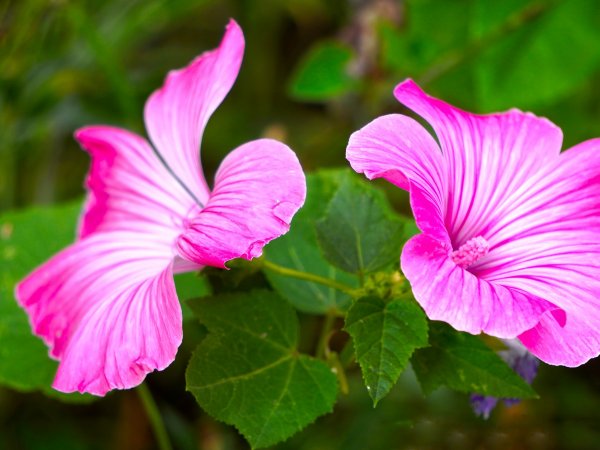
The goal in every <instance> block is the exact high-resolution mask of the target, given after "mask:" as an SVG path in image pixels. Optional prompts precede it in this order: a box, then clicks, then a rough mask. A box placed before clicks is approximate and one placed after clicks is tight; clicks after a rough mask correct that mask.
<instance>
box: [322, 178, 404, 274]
mask: <svg viewBox="0 0 600 450" xmlns="http://www.w3.org/2000/svg"><path fill="white" fill-rule="evenodd" d="M404 226H405V221H404V220H403V219H401V218H400V217H399V216H397V215H396V214H394V213H393V212H392V210H391V208H390V207H389V204H388V202H387V200H386V198H385V196H384V195H383V193H382V192H380V191H378V190H377V189H375V188H372V187H370V186H369V185H367V184H366V183H365V182H363V181H358V180H356V179H354V178H346V179H345V180H344V181H343V182H342V183H341V185H340V187H339V189H338V191H337V193H336V194H335V196H334V197H333V199H332V200H331V202H330V204H329V208H328V211H327V215H326V216H325V217H324V218H323V219H321V220H319V221H317V223H316V229H317V239H318V241H319V245H320V246H321V249H322V250H323V254H324V255H325V258H327V260H329V261H330V262H331V263H332V264H334V265H336V266H337V267H339V268H341V269H343V270H345V271H347V272H350V273H356V274H359V275H363V274H365V273H369V272H374V271H376V270H378V269H381V268H382V267H384V266H386V265H388V264H390V263H391V262H392V261H398V259H399V258H400V250H401V248H402V243H403V241H404V236H405V233H404Z"/></svg>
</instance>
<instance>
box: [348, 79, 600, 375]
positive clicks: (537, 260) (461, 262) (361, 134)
mask: <svg viewBox="0 0 600 450" xmlns="http://www.w3.org/2000/svg"><path fill="white" fill-rule="evenodd" d="M394 93H395V96H396V98H397V99H398V100H399V101H400V102H401V103H402V104H403V105H405V106H406V107H408V108H409V109H411V110H413V111H414V112H415V113H416V114H418V115H419V116H421V117H422V118H423V119H425V121H427V122H428V124H429V125H430V126H431V127H432V128H433V131H434V132H435V136H436V137H437V140H436V138H434V137H433V136H432V134H430V133H429V132H428V131H427V130H426V129H425V128H424V127H423V126H422V125H421V124H420V123H419V122H417V121H416V120H414V119H412V118H411V117H408V116H406V115H399V114H392V115H387V116H383V117H379V118H377V119H375V120H374V121H373V122H371V123H369V124H368V125H366V126H365V127H364V128H362V129H361V130H359V131H357V132H355V133H354V134H353V135H352V136H351V138H350V142H349V144H348V148H347V154H346V155H347V158H348V160H349V162H350V164H351V165H352V167H353V168H354V170H356V171H357V172H359V173H364V174H365V175H366V176H367V178H369V179H373V178H380V177H381V178H384V179H386V180H388V181H389V182H391V183H393V184H395V185H396V186H398V187H399V188H401V189H405V190H407V191H409V193H410V202H411V207H412V210H413V214H414V216H415V220H416V223H417V226H418V227H419V229H420V230H421V232H422V233H421V234H419V235H417V236H414V237H413V238H411V239H410V240H409V241H408V242H407V243H406V245H405V246H404V248H403V250H402V255H401V268H402V271H403V272H404V274H405V276H406V277H407V279H408V280H409V282H410V284H411V287H412V290H413V293H414V296H415V298H416V299H417V301H418V302H419V303H420V304H421V306H422V307H423V309H424V310H425V312H426V313H427V315H428V316H429V317H430V318H431V319H434V320H442V321H445V322H447V323H449V324H450V325H452V326H453V327H454V328H456V329H458V330H461V331H466V332H469V333H473V334H478V333H481V332H485V333H487V334H490V335H493V336H497V337H500V338H506V339H510V338H515V337H518V339H519V340H520V341H521V342H522V343H523V344H524V345H525V347H526V348H527V349H528V350H529V351H530V352H531V353H533V354H534V355H535V356H537V357H538V358H540V359H541V360H543V361H545V362H547V363H549V364H555V365H565V366H577V365H580V364H582V363H584V362H586V361H587V360H589V359H590V358H593V357H595V356H597V355H598V354H599V352H600V139H592V140H589V141H586V142H583V143H581V144H579V145H576V146H575V147H573V148H571V149H569V150H567V151H565V152H562V153H561V151H560V150H561V145H562V132H561V130H560V128H558V127H557V126H556V125H554V124H553V123H552V122H550V121H549V120H547V119H544V118H539V117H536V116H534V115H533V114H530V113H523V112H521V111H518V110H510V111H508V112H505V113H498V114H490V115H476V114H470V113H468V112H465V111H462V110H460V109H457V108H455V107H453V106H451V105H449V104H447V103H444V102H443V101H440V100H438V99H435V98H433V97H430V96H428V95H427V94H425V93H424V92H423V91H422V90H421V89H420V88H419V86H418V85H417V84H416V83H414V82H413V81H411V80H407V81H405V82H403V83H401V84H400V85H398V86H397V87H396V89H395V91H394Z"/></svg>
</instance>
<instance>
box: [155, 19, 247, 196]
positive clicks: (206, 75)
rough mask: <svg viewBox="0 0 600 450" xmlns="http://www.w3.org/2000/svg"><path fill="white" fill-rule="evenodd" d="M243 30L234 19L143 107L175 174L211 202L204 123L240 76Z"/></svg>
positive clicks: (164, 156) (174, 73) (161, 149)
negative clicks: (213, 45) (202, 153)
mask: <svg viewBox="0 0 600 450" xmlns="http://www.w3.org/2000/svg"><path fill="white" fill-rule="evenodd" d="M243 53H244V36H243V34H242V30H241V29H240V27H239V26H238V24H237V23H235V21H233V20H232V21H230V22H229V25H228V26H227V30H226V32H225V36H224V37H223V40H222V41H221V45H220V46H219V48H217V49H216V50H213V51H210V52H206V53H204V54H202V55H200V56H199V57H198V58H196V59H195V60H194V61H192V62H191V63H190V64H189V65H188V66H187V67H185V68H183V69H180V70H174V71H171V72H170V73H169V75H168V76H167V79H166V80H165V83H164V85H163V87H161V88H160V89H159V90H157V91H155V92H154V93H153V94H152V95H151V96H150V98H149V99H148V101H147V102H146V107H145V110H144V118H145V121H146V128H147V130H148V134H149V136H150V139H151V140H152V142H153V143H154V145H155V146H156V148H157V150H158V151H159V152H160V154H161V156H162V157H163V158H164V160H165V162H166V163H167V164H168V166H169V167H170V169H171V170H172V171H173V173H174V174H175V175H177V177H178V178H179V179H180V180H181V181H182V182H183V183H184V184H185V185H186V186H187V187H188V189H190V190H191V191H192V192H193V193H194V194H195V195H196V196H197V197H198V199H199V200H200V201H201V202H202V203H203V204H206V201H207V200H208V196H209V189H208V187H207V185H206V181H205V180H204V177H203V176H202V170H201V166H200V158H199V149H200V141H201V138H202V133H203V131H204V127H205V126H206V123H207V122H208V119H209V118H210V116H211V115H212V113H213V112H214V111H215V109H216V108H217V106H219V104H220V103H221V102H222V101H223V99H224V98H225V96H226V95H227V93H228V92H229V90H230V89H231V87H232V86H233V83H234V81H235V79H236V78H237V75H238V72H239V70H240V66H241V63H242V56H243Z"/></svg>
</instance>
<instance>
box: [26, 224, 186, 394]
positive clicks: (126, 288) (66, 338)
mask: <svg viewBox="0 0 600 450" xmlns="http://www.w3.org/2000/svg"><path fill="white" fill-rule="evenodd" d="M16 294H17V298H18V300H19V303H20V304H21V306H23V308H25V310H26V311H27V313H28V315H29V318H30V321H31V324H32V327H33V330H34V332H35V334H37V335H38V336H40V337H41V338H42V339H44V342H46V344H47V345H48V346H49V347H50V353H51V355H52V356H53V357H55V358H57V359H59V360H60V365H59V369H58V372H57V374H56V378H55V380H54V384H53V387H54V388H55V389H57V390H59V391H62V392H73V391H79V392H89V393H92V394H95V395H104V394H105V393H106V392H107V391H109V390H110V389H125V388H130V387H133V386H136V385H138V384H139V383H141V382H142V381H143V379H144V377H145V376H146V374H147V373H149V372H151V371H153V370H162V369H164V368H165V367H167V366H168V365H169V364H170V363H171V362H172V361H173V360H174V359H175V354H176V352H177V348H178V347H179V344H180V343H181V338H182V328H181V308H180V306H179V302H178V300H177V295H176V292H175V286H174V283H173V276H172V253H171V252H170V248H169V246H167V245H165V244H160V243H156V241H155V240H154V239H153V236H152V235H142V234H140V233H138V232H107V233H98V234H94V235H92V236H89V237H88V238H86V239H84V240H82V241H79V242H78V243H76V244H74V245H72V246H71V247H68V248H67V249H65V250H63V251H62V252H60V253H59V254H57V255H56V256H55V257H54V258H52V259H51V260H50V261H48V262H47V263H45V264H44V265H42V266H40V267H39V268H37V269H36V270H35V271H34V272H32V273H31V274H30V275H29V276H28V277H27V278H25V279H24V280H23V281H22V282H21V283H20V284H19V285H18V286H17V290H16Z"/></svg>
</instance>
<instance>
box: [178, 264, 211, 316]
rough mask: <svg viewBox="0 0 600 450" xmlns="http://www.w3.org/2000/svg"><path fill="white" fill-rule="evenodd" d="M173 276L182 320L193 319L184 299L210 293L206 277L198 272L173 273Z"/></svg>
mask: <svg viewBox="0 0 600 450" xmlns="http://www.w3.org/2000/svg"><path fill="white" fill-rule="evenodd" d="M174 278H175V288H176V289H177V297H178V298H179V301H180V302H181V310H182V313H183V320H184V321H186V320H190V319H193V318H194V315H193V314H192V312H191V311H190V308H189V306H188V305H187V303H186V302H185V301H184V300H188V299H190V298H197V297H204V296H206V295H210V294H211V293H212V292H211V287H210V284H209V283H208V280H207V279H206V277H205V276H202V275H201V274H199V273H198V272H187V273H178V274H175V276H174Z"/></svg>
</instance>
